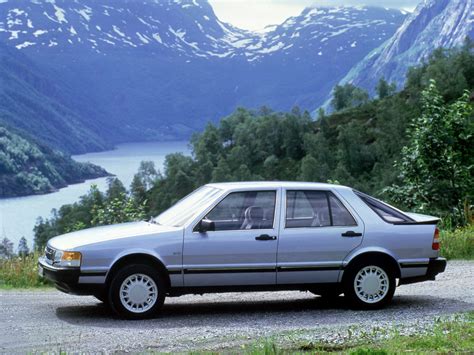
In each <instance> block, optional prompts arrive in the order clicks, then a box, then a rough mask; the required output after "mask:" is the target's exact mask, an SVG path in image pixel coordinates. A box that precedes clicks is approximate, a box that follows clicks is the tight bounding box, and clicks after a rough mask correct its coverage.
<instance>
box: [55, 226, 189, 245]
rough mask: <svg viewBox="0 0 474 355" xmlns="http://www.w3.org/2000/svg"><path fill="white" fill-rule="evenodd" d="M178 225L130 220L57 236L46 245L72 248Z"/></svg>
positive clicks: (163, 229)
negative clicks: (168, 225)
mask: <svg viewBox="0 0 474 355" xmlns="http://www.w3.org/2000/svg"><path fill="white" fill-rule="evenodd" d="M180 229H181V228H179V227H167V226H161V225H158V224H154V223H148V222H130V223H122V224H114V225H110V226H102V227H95V228H88V229H83V230H80V231H77V232H71V233H67V234H63V235H60V236H57V237H55V238H53V239H51V240H49V242H48V245H50V246H51V247H53V248H55V249H60V250H74V249H75V248H78V247H81V246H85V245H89V244H95V243H100V242H106V241H110V240H116V239H122V238H131V237H136V236H143V235H147V234H157V233H164V232H171V231H178V230H180Z"/></svg>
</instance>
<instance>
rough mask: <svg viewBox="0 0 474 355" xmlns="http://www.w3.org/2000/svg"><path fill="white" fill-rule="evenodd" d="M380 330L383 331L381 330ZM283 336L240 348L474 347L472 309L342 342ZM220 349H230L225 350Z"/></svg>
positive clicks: (434, 350) (419, 350) (360, 350)
mask: <svg viewBox="0 0 474 355" xmlns="http://www.w3.org/2000/svg"><path fill="white" fill-rule="evenodd" d="M382 334H383V333H382ZM277 338H278V339H281V338H284V336H283V337H275V338H274V339H262V340H260V341H258V342H256V343H254V344H251V345H245V346H243V347H242V348H241V349H240V351H239V352H240V353H244V354H252V355H257V354H265V355H280V354H326V353H341V354H351V355H366V354H371V355H375V354H398V353H405V352H412V353H415V354H446V353H473V351H474V312H470V313H467V314H465V315H462V316H458V317H456V318H455V319H451V320H443V321H437V322H436V323H435V324H434V326H433V327H432V329H427V330H426V329H425V330H424V331H422V332H421V333H419V334H410V335H403V334H401V333H400V332H398V331H393V332H392V333H391V334H390V333H389V334H385V335H384V336H380V333H378V335H377V332H375V333H374V334H372V335H371V334H370V333H369V334H362V335H359V336H357V337H351V338H350V340H348V341H347V342H344V343H340V342H337V343H331V342H322V341H314V342H312V341H309V342H308V341H306V342H298V341H294V342H293V343H289V344H288V343H286V344H285V343H284V342H281V340H276V339H277ZM222 352H223V353H228V352H230V353H233V350H230V351H229V350H224V351H222Z"/></svg>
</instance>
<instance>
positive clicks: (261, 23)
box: [209, 0, 419, 30]
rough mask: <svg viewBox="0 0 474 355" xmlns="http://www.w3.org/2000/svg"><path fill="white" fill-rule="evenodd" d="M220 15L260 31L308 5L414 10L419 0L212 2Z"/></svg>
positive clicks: (212, 0)
mask: <svg viewBox="0 0 474 355" xmlns="http://www.w3.org/2000/svg"><path fill="white" fill-rule="evenodd" d="M209 2H210V3H211V5H212V7H213V8H214V11H215V13H216V15H217V16H218V17H219V18H220V19H221V20H222V21H225V22H229V23H231V24H233V25H234V26H237V27H240V28H244V29H250V30H258V29H262V28H264V27H265V26H267V25H272V24H279V23H282V22H283V21H285V20H286V19H287V18H288V17H291V16H297V15H299V14H300V13H301V11H302V10H303V9H304V8H305V7H308V6H313V5H314V6H341V5H372V6H381V7H391V8H404V9H413V8H414V7H416V5H417V4H418V2H419V0H209Z"/></svg>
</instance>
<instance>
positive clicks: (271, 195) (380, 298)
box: [39, 182, 446, 318]
mask: <svg viewBox="0 0 474 355" xmlns="http://www.w3.org/2000/svg"><path fill="white" fill-rule="evenodd" d="M438 221H439V219H438V218H436V217H431V216H425V215H419V214H413V213H405V212H402V211H400V210H398V209H396V208H394V207H392V206H390V205H388V204H386V203H384V202H381V201H379V200H377V199H375V198H373V197H370V196H368V195H365V194H363V193H361V192H358V191H355V190H353V189H351V188H349V187H345V186H340V185H330V184H319V183H299V182H238V183H237V182H236V183H220V184H209V185H205V186H203V187H201V188H199V189H198V190H196V191H194V192H193V193H191V194H190V195H188V196H186V197H185V198H183V199H182V200H180V201H179V202H178V203H176V204H175V205H174V206H173V207H171V208H170V209H168V210H167V211H165V212H163V213H162V214H160V215H159V216H158V217H156V218H154V219H152V220H150V221H149V222H134V223H125V224H120V225H113V226H104V227H97V228H91V229H86V230H82V231H78V232H73V233H68V234H65V235H61V236H58V237H55V238H53V239H51V240H50V241H49V242H48V245H47V247H46V250H45V255H44V256H42V257H41V258H40V259H39V272H40V274H41V276H44V277H46V278H47V279H49V280H52V281H53V282H54V283H55V285H56V287H57V288H58V289H59V290H61V291H64V292H67V293H72V294H85V295H94V296H96V297H97V298H98V299H100V300H102V301H103V302H105V303H107V304H109V305H110V307H111V308H112V309H113V310H114V311H115V312H116V313H117V314H119V315H120V316H123V317H126V318H145V317H149V316H152V315H154V314H156V313H157V312H158V310H159V309H160V308H161V306H162V305H163V303H164V300H165V297H166V296H170V297H173V296H180V295H183V294H190V293H191V294H203V293H208V292H230V291H238V292H241V291H268V290H300V291H310V292H312V293H314V294H317V295H320V296H322V297H337V296H339V295H340V294H342V293H344V295H345V298H346V299H347V301H348V303H349V304H350V305H351V306H352V307H355V308H364V309H375V308H380V307H383V306H385V305H387V304H388V303H389V302H390V301H391V299H392V297H393V294H394V292H395V287H396V286H397V284H398V285H403V284H409V283H414V282H420V281H427V280H434V279H435V276H436V275H437V274H438V273H440V272H443V271H444V270H445V268H446V260H445V259H443V258H440V257H439V256H438V254H439V240H438V229H437V228H436V224H437V222H438ZM397 281H398V283H397Z"/></svg>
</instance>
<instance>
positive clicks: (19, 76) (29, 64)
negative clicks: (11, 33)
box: [0, 43, 110, 153]
mask: <svg viewBox="0 0 474 355" xmlns="http://www.w3.org/2000/svg"><path fill="white" fill-rule="evenodd" d="M71 96H72V95H67V93H66V88H65V87H63V86H61V85H58V84H57V82H56V81H52V80H51V77H50V73H49V72H48V71H44V70H42V69H41V68H40V67H39V66H38V65H36V64H35V63H34V62H33V61H31V60H30V59H28V58H27V56H25V55H24V54H23V53H21V52H20V51H18V50H17V49H15V48H10V47H7V46H5V45H3V44H1V43H0V123H4V124H8V125H10V126H13V127H16V128H19V129H22V130H24V131H26V132H28V133H30V135H33V136H35V137H36V138H37V139H39V140H42V141H43V142H47V143H48V144H49V145H50V146H51V147H54V148H56V149H61V150H64V151H66V152H71V153H72V152H73V153H81V152H86V151H94V150H103V149H105V148H107V147H110V145H109V144H107V143H104V139H103V138H101V137H100V136H99V135H98V133H97V130H98V127H97V124H96V123H95V122H93V121H92V120H88V119H87V118H84V117H86V116H81V115H80V114H79V113H78V112H76V111H75V110H74V108H73V106H74V104H73V102H72V101H73V100H71ZM76 104H77V105H79V102H78V103H76ZM86 107H87V106H86Z"/></svg>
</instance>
